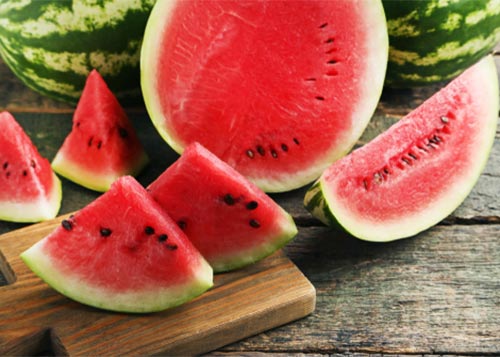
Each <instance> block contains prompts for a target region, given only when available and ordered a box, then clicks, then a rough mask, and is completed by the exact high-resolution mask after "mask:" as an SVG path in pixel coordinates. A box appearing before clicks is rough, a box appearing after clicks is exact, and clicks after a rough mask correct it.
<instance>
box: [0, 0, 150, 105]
mask: <svg viewBox="0 0 500 357" xmlns="http://www.w3.org/2000/svg"><path fill="white" fill-rule="evenodd" d="M154 2H155V0H104V1H89V0H44V1H38V0H25V1H2V2H1V3H0V55H1V56H2V58H3V60H4V61H5V63H6V64H7V65H8V66H9V67H10V68H11V69H12V71H13V72H14V73H15V74H16V75H17V76H18V77H19V78H20V79H21V80H22V81H23V82H24V83H25V84H26V85H28V86H29V87H31V88H32V89H34V90H36V91H38V92H39V93H42V94H44V95H48V96H50V97H52V98H55V99H59V100H64V101H67V102H70V103H76V102H77V101H78V99H79V98H80V95H81V92H82V90H83V87H84V84H85V79H86V77H87V74H88V73H89V72H90V71H91V70H92V69H94V68H96V69H98V70H99V72H100V73H101V74H102V75H103V76H104V78H105V79H106V81H107V82H108V83H109V85H110V87H111V89H112V90H113V92H114V93H116V95H117V96H118V97H119V98H120V99H122V98H123V99H125V98H127V99H129V98H130V100H132V99H133V100H136V101H139V100H141V91H140V86H139V83H140V79H139V78H140V77H139V59H140V56H139V55H140V48H141V43H142V36H143V33H144V28H145V26H146V21H147V19H148V16H149V13H150V11H151V8H152V7H153V4H154Z"/></svg>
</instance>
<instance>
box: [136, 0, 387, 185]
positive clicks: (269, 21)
mask: <svg viewBox="0 0 500 357" xmlns="http://www.w3.org/2000/svg"><path fill="white" fill-rule="evenodd" d="M387 56H388V39H387V29H386V22H385V17H384V12H383V7H382V4H381V2H380V1H254V0H251V1H158V2H157V3H156V5H155V7H154V8H153V10H152V13H151V16H150V18H149V20H148V24H147V26H146V31H145V35H144V41H143V46H142V51H141V85H142V90H143V95H144V100H145V103H146V106H147V109H148V112H149V114H150V116H151V118H152V121H153V123H154V124H155V126H156V128H157V129H158V131H159V133H160V134H161V136H162V137H163V138H164V139H165V140H166V141H167V142H168V144H169V145H170V146H172V147H173V148H174V149H175V150H176V151H177V152H179V153H180V152H182V151H183V150H184V148H185V147H186V146H187V145H189V144H190V143H192V142H195V141H197V142H199V143H201V144H202V145H203V146H205V147H206V148H207V149H208V150H210V151H211V152H213V153H214V154H215V155H217V156H218V157H219V158H221V159H222V160H223V161H226V162H227V163H228V164H229V165H230V166H232V167H234V168H235V169H236V170H237V171H239V172H241V173H242V174H243V175H244V176H246V177H248V178H249V179H250V180H251V181H253V182H254V183H256V184H257V185H258V186H259V187H260V188H262V189H263V190H265V191H268V192H278V191H287V190H291V189H293V188H297V187H300V186H303V185H305V184H307V183H309V182H311V181H313V180H314V179H316V178H317V177H318V176H319V175H320V174H321V172H322V171H323V170H324V169H325V168H326V167H327V166H328V165H329V164H331V163H332V162H333V161H334V160H336V159H338V158H339V157H341V156H343V155H345V154H346V153H347V152H348V151H349V150H350V149H351V148H352V146H353V145H354V143H355V142H356V140H357V139H358V138H359V136H360V135H361V133H362V132H363V130H364V128H365V127H366V125H367V123H368V121H369V120H370V118H371V116H372V114H373V111H374V110H375V108H376V105H377V102H378V99H379V97H380V93H381V91H382V86H383V81H384V74H385V69H386V66H387Z"/></svg>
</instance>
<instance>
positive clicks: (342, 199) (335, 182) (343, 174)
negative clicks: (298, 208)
mask: <svg viewBox="0 0 500 357" xmlns="http://www.w3.org/2000/svg"><path fill="white" fill-rule="evenodd" d="M498 96H499V92H498V80H497V72H496V67H495V63H494V61H493V58H492V56H487V57H486V58H484V59H482V60H481V61H480V62H478V63H477V64H475V65H474V66H472V67H471V68H469V69H468V70H466V71H465V72H464V73H463V74H461V75H460V76H459V77H457V78H456V79H454V80H453V81H452V82H450V83H449V84H448V85H447V86H446V87H444V88H443V89H441V90H440V91H439V92H437V93H436V94H434V95H433V96H432V97H430V98H429V99H428V100H427V101H425V102H424V103H423V104H422V105H421V106H419V107H418V108H416V109H415V110H414V111H412V112H411V113H409V114H408V115H407V116H406V117H404V118H403V119H401V121H399V122H398V123H396V124H394V125H393V126H392V127H391V128H389V129H388V130H387V131H386V132H384V133H382V134H381V135H379V136H378V137H376V138H375V139H374V140H372V141H371V142H369V143H368V144H366V145H365V146H363V147H361V148H359V149H357V150H355V151H353V152H352V153H351V154H349V155H348V156H346V157H344V158H342V159H341V160H339V161H337V162H336V163H334V164H333V165H332V166H330V167H329V168H328V169H327V170H326V171H325V172H324V173H323V175H322V176H321V178H320V179H319V180H318V181H317V182H316V183H315V184H314V185H313V186H312V188H310V190H309V191H308V192H307V194H306V196H305V199H304V202H305V205H306V207H307V209H308V210H309V211H311V212H312V213H313V215H315V216H316V217H318V218H319V219H321V220H322V221H323V222H325V223H327V224H340V225H341V226H342V227H343V228H344V229H345V230H347V231H348V232H350V233H351V234H352V235H353V236H355V237H358V238H361V239H365V240H370V241H390V240H395V239H399V238H405V237H410V236H414V235H415V234H417V233H419V232H421V231H423V230H425V229H427V228H429V227H431V226H433V225H434V224H436V223H438V222H439V221H441V220H442V219H443V218H445V217H446V216H448V215H449V214H450V213H452V212H453V210H455V209H456V208H457V207H458V206H459V205H460V204H461V203H462V202H463V200H464V199H465V198H466V197H467V195H468V194H469V192H470V191H471V190H472V188H473V187H474V185H475V183H476V181H477V180H478V178H479V176H480V174H481V172H482V169H483V167H484V166H485V164H486V162H487V159H488V156H489V152H490V150H491V147H492V145H493V141H494V138H495V132H496V128H497V121H498Z"/></svg>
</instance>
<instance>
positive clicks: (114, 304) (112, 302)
mask: <svg viewBox="0 0 500 357" xmlns="http://www.w3.org/2000/svg"><path fill="white" fill-rule="evenodd" d="M43 245H44V241H43V240H42V241H39V242H38V243H36V244H35V245H33V246H32V247H31V248H29V249H28V250H26V251H24V252H23V253H22V254H21V255H20V256H21V259H22V260H23V261H24V262H25V263H26V265H27V266H28V267H29V268H30V269H31V270H32V271H33V272H34V273H35V274H36V275H38V276H39V277H41V278H42V280H44V281H45V282H46V283H47V284H48V285H50V286H51V287H52V288H53V289H54V290H56V291H58V292H59V293H61V294H63V295H64V296H67V297H69V298H71V299H73V300H75V301H78V302H80V303H83V304H85V305H89V306H93V307H96V308H100V309H105V310H110V311H117V312H128V313H150V312H157V311H162V310H166V309H169V308H173V307H175V306H179V305H181V304H184V303H186V302H188V301H190V300H192V299H193V298H195V297H197V296H200V295H201V294H202V293H204V292H205V291H206V290H208V289H209V288H211V287H212V286H213V274H212V268H211V267H210V266H209V265H208V263H207V262H206V261H204V260H201V261H200V266H199V267H198V268H197V269H196V275H195V276H194V277H193V278H192V280H190V281H188V282H187V283H185V284H180V285H178V286H176V287H169V288H165V289H161V290H160V289H155V290H154V291H139V292H126V293H119V294H116V293H107V294H106V293H105V292H104V291H103V289H102V288H99V287H95V286H90V285H86V284H84V283H83V282H82V281H81V279H79V277H78V276H69V275H67V274H62V273H61V271H60V270H59V269H57V268H55V267H54V265H53V264H52V262H51V259H50V256H48V255H47V254H45V253H44V249H43Z"/></svg>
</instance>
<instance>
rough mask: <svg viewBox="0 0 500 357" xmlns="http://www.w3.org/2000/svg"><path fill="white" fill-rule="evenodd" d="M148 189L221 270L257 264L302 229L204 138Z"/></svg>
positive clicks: (207, 257)
mask: <svg viewBox="0 0 500 357" xmlns="http://www.w3.org/2000/svg"><path fill="white" fill-rule="evenodd" d="M148 191H149V192H150V194H151V195H152V196H153V197H154V199H155V200H156V201H157V202H158V203H159V204H160V205H161V206H162V208H163V209H165V211H166V212H167V213H168V214H169V215H170V216H171V217H172V218H173V219H174V220H175V221H177V223H178V224H179V226H180V227H181V228H182V229H183V230H184V232H185V233H186V235H187V236H188V237H189V239H190V240H191V242H192V243H193V244H194V245H195V247H196V248H198V250H199V251H200V252H201V254H202V255H203V256H204V257H205V259H207V261H208V262H209V263H210V265H211V266H212V267H213V269H214V271H215V272H221V271H228V270H232V269H236V268H240V267H243V266H245V265H248V264H250V263H254V262H256V261H257V260H260V259H262V258H264V257H266V256H268V255H270V254H271V253H273V252H275V251H276V250H278V249H279V248H281V247H282V246H284V245H285V244H286V243H287V242H288V241H290V240H291V239H292V238H293V237H294V236H295V235H296V234H297V227H296V226H295V223H294V222H293V219H292V217H291V216H290V215H289V214H288V213H287V212H285V211H284V210H283V209H282V208H281V207H280V206H278V205H277V204H276V203H275V202H274V201H273V200H272V199H271V198H270V197H269V196H267V195H266V194H265V193H264V192H263V191H262V190H260V189H259V188H258V187H257V186H255V185H254V184H252V183H251V182H249V181H248V180H247V179H246V178H245V177H244V176H242V175H241V174H239V173H238V172H237V171H235V170H234V169H233V168H231V167H230V166H228V165H227V164H226V163H224V162H223V161H221V160H220V159H219V158H217V157H216V156H215V155H213V154H212V153H210V152H209V151H208V150H207V149H205V148H204V147H203V146H201V145H200V144H198V143H193V144H191V145H189V146H188V147H187V148H186V150H185V151H184V153H183V154H182V156H181V157H180V158H179V159H178V160H177V161H176V162H175V163H174V164H173V165H171V166H170V167H169V168H168V169H167V170H165V172H163V174H161V175H160V176H159V177H158V178H157V179H156V180H155V181H154V182H153V183H151V185H150V186H149V187H148Z"/></svg>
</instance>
